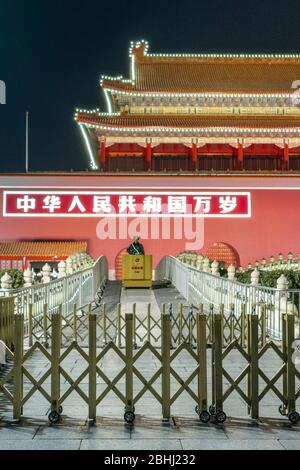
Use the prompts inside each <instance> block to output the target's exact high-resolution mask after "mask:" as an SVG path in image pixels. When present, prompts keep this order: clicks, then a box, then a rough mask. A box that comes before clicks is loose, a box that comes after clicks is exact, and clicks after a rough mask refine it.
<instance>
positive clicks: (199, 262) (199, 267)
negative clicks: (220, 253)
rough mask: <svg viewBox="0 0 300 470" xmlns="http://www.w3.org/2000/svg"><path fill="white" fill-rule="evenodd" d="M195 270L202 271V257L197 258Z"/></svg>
mask: <svg viewBox="0 0 300 470" xmlns="http://www.w3.org/2000/svg"><path fill="white" fill-rule="evenodd" d="M197 269H199V271H202V269H203V256H202V255H198V256H197Z"/></svg>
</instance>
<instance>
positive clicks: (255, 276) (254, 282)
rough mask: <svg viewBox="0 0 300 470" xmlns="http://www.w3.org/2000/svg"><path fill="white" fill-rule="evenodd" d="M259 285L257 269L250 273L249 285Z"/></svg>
mask: <svg viewBox="0 0 300 470" xmlns="http://www.w3.org/2000/svg"><path fill="white" fill-rule="evenodd" d="M258 284H259V270H258V269H257V268H255V269H254V271H253V272H252V273H251V285H252V286H257V285H258Z"/></svg>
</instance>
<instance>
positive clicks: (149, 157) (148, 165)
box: [145, 143, 152, 171]
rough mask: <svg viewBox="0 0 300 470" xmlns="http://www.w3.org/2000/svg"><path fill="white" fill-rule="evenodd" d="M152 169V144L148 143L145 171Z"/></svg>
mask: <svg viewBox="0 0 300 470" xmlns="http://www.w3.org/2000/svg"><path fill="white" fill-rule="evenodd" d="M151 169H152V147H151V144H149V143H147V146H146V150H145V171H148V170H151Z"/></svg>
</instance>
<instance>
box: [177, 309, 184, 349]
mask: <svg viewBox="0 0 300 470" xmlns="http://www.w3.org/2000/svg"><path fill="white" fill-rule="evenodd" d="M182 316H183V305H182V304H179V336H178V343H179V344H178V346H180V345H181V343H182V324H183V318H182Z"/></svg>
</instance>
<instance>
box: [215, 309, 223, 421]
mask: <svg viewBox="0 0 300 470" xmlns="http://www.w3.org/2000/svg"><path fill="white" fill-rule="evenodd" d="M213 333H214V348H213V353H214V354H213V374H214V380H213V388H214V389H213V397H214V407H215V412H216V413H218V412H219V411H223V370H222V346H223V331H222V317H221V315H220V314H215V315H213Z"/></svg>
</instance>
